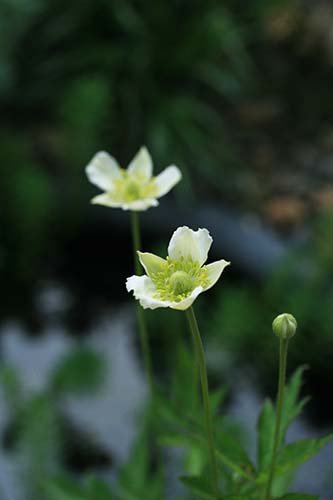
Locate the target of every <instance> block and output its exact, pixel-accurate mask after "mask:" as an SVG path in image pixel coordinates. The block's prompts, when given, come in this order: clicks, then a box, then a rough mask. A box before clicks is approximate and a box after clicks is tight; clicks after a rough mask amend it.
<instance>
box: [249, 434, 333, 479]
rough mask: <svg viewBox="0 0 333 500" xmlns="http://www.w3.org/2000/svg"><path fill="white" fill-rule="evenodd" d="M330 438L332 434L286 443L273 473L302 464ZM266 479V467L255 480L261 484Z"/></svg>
mask: <svg viewBox="0 0 333 500" xmlns="http://www.w3.org/2000/svg"><path fill="white" fill-rule="evenodd" d="M332 438H333V434H330V435H329V436H326V437H323V438H313V439H302V440H301V441H296V442H294V443H290V444H288V446H286V447H285V448H284V449H283V450H282V451H281V452H280V454H279V455H278V457H277V461H276V468H275V475H276V476H279V475H281V474H285V473H287V472H289V471H290V470H292V469H295V468H296V467H298V466H300V465H302V464H303V463H304V462H306V461H307V460H309V458H311V457H312V456H313V455H315V454H316V453H318V452H319V451H320V450H321V449H322V448H323V447H324V446H325V445H326V444H327V443H328V442H329V441H330V440H331V439H332ZM267 479H268V468H267V469H266V470H265V471H262V472H261V474H259V476H258V478H257V482H258V483H259V484H261V483H264V482H266V481H267Z"/></svg>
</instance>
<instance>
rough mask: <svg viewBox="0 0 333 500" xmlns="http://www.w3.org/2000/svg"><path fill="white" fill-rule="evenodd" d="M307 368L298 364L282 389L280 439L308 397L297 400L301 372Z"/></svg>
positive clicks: (300, 383)
mask: <svg viewBox="0 0 333 500" xmlns="http://www.w3.org/2000/svg"><path fill="white" fill-rule="evenodd" d="M306 369H307V366H306V365H303V366H300V367H299V368H298V369H297V370H296V371H295V372H294V374H293V375H292V376H291V378H290V380H289V382H288V384H287V385H286V387H285V390H284V396H283V408H282V415H281V440H283V439H284V436H285V433H286V431H287V429H288V427H289V425H290V424H291V422H292V421H293V420H294V419H295V418H296V417H297V416H298V415H299V414H300V413H301V411H302V409H303V408H304V406H305V405H306V403H307V402H308V400H309V398H308V397H307V398H304V399H302V400H301V401H298V398H299V393H300V390H301V387H302V383H303V373H304V371H305V370H306Z"/></svg>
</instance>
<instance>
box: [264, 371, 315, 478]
mask: <svg viewBox="0 0 333 500" xmlns="http://www.w3.org/2000/svg"><path fill="white" fill-rule="evenodd" d="M305 369H306V366H300V367H299V368H298V369H297V370H296V371H295V373H294V374H293V375H292V377H291V378H290V381H289V382H288V384H287V385H286V388H285V392H284V398H283V408H282V416H281V432H280V441H281V442H280V444H282V442H283V441H284V437H285V434H286V431H287V429H288V427H289V425H290V423H291V422H292V420H293V419H294V418H295V417H297V415H299V414H300V412H301V411H302V409H303V407H304V406H305V404H306V403H307V401H308V398H304V399H302V400H301V401H298V396H299V392H300V389H301V386H302V376H303V373H304V370H305ZM257 430H258V444H257V463H258V469H259V471H261V470H264V469H266V468H267V467H268V465H269V464H270V461H271V458H272V453H273V443H274V430H275V409H274V407H273V405H272V403H271V401H270V400H268V399H267V400H266V401H265V403H264V405H263V408H262V410H261V413H260V415H259V419H258V424H257Z"/></svg>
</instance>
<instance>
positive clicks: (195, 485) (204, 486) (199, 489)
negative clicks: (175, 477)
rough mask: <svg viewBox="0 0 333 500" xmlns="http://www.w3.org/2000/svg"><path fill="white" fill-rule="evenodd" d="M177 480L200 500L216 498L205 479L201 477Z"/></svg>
mask: <svg viewBox="0 0 333 500" xmlns="http://www.w3.org/2000/svg"><path fill="white" fill-rule="evenodd" d="M179 479H180V480H181V482H182V483H183V484H185V486H187V487H188V488H190V490H192V491H193V492H194V493H195V494H196V495H198V496H199V497H200V498H202V499H204V500H215V498H216V496H215V494H214V492H213V490H212V487H211V484H209V482H208V480H207V478H205V477H203V476H181V477H180V478H179Z"/></svg>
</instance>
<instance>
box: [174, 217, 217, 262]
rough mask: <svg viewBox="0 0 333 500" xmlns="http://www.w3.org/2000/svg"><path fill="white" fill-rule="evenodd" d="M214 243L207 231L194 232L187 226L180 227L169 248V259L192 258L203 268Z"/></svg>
mask: <svg viewBox="0 0 333 500" xmlns="http://www.w3.org/2000/svg"><path fill="white" fill-rule="evenodd" d="M212 241H213V238H212V237H211V236H210V234H209V232H208V231H207V229H198V230H197V231H193V229H190V228H188V227H187V226H183V227H179V228H178V229H177V230H176V231H175V232H174V233H173V235H172V237H171V240H170V243H169V247H168V253H169V257H170V259H172V260H178V259H180V258H181V257H183V258H184V259H188V258H189V257H191V258H192V259H193V260H194V261H197V262H199V265H200V266H202V264H204V263H205V262H206V260H207V255H208V251H209V249H210V246H211V244H212Z"/></svg>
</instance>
